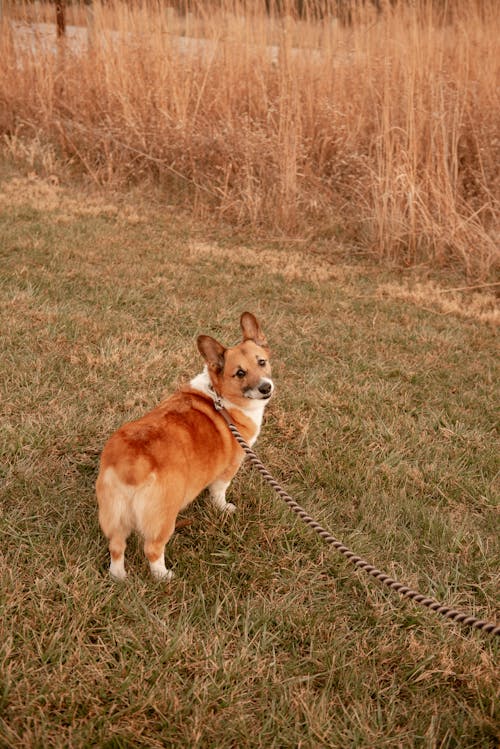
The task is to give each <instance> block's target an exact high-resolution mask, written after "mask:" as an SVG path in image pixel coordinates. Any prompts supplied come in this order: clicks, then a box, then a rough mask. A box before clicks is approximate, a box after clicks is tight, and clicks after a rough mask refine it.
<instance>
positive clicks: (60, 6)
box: [56, 0, 66, 39]
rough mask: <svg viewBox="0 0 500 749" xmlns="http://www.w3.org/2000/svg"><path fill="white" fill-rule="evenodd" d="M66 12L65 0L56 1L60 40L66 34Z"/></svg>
mask: <svg viewBox="0 0 500 749" xmlns="http://www.w3.org/2000/svg"><path fill="white" fill-rule="evenodd" d="M65 10H66V8H65V0H56V26H57V37H58V39H60V38H61V37H62V36H64V34H65V33H66V16H65Z"/></svg>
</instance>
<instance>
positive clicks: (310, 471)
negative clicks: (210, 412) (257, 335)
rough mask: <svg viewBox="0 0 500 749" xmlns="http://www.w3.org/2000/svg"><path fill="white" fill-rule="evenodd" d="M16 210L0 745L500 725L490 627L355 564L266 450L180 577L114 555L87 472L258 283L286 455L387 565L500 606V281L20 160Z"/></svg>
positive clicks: (471, 604) (445, 730)
mask: <svg viewBox="0 0 500 749" xmlns="http://www.w3.org/2000/svg"><path fill="white" fill-rule="evenodd" d="M0 234H1V242H0V254H1V265H0V273H1V308H0V309H1V320H0V329H1V331H2V347H1V350H0V357H1V359H0V367H1V388H2V395H1V398H2V422H1V430H0V454H1V470H2V494H1V510H2V514H1V521H0V522H1V536H2V546H1V549H0V555H1V556H0V573H1V582H0V585H1V608H2V612H1V619H0V664H1V691H0V705H1V707H0V745H1V746H2V747H16V749H18V748H19V747H30V748H31V747H90V746H99V747H107V748H109V749H111V747H113V748H116V749H118V748H124V747H130V748H131V747H148V749H150V748H155V747H165V746H178V747H217V748H220V749H222V748H228V749H229V747H231V748H233V747H243V746H244V747H370V748H377V747H391V748H392V747H408V748H410V747H429V748H431V747H443V748H444V747H461V748H463V747H466V748H468V749H471V748H472V747H477V748H485V747H491V748H492V749H493V747H496V746H497V745H498V739H499V731H498V702H497V703H496V706H495V697H498V671H497V670H496V669H497V666H498V660H497V658H498V644H497V643H496V642H493V641H492V639H491V638H490V637H488V636H487V635H483V634H480V633H477V632H470V631H467V630H463V629H461V628H460V627H459V626H456V625H453V624H450V623H448V622H446V621H444V620H440V619H437V618H436V617H435V615H433V614H431V613H428V612H427V611H426V610H423V609H419V608H417V607H415V606H414V605H413V604H410V603H405V602H402V601H400V600H399V599H398V598H397V597H395V596H393V595H392V594H391V593H389V592H387V591H386V590H385V589H381V588H380V586H378V585H377V584H376V583H374V582H372V581H370V580H369V579H367V578H365V577H363V576H362V575H361V574H359V573H356V572H353V570H352V569H351V568H350V567H349V566H347V564H346V563H345V562H344V561H343V560H342V559H341V558H340V557H337V556H336V555H335V553H334V552H333V551H330V550H328V548H327V547H326V546H324V545H322V544H321V542H320V540H318V539H317V537H316V536H314V535H313V534H311V533H310V531H308V530H307V529H306V528H305V526H303V525H301V524H300V521H296V520H295V519H294V517H293V516H292V515H291V513H290V512H289V511H288V510H287V508H286V507H285V506H284V505H283V506H282V505H281V504H280V501H279V499H277V498H276V497H275V496H274V495H273V494H272V493H271V490H270V489H268V488H267V487H266V486H264V485H263V484H262V482H261V480H260V478H259V477H258V475H257V474H254V473H252V472H251V471H250V469H249V468H248V467H243V468H242V470H241V472H240V474H239V475H238V476H237V478H236V480H235V482H234V484H233V486H232V488H231V490H230V497H229V498H230V500H231V501H234V502H235V503H236V504H237V506H238V512H237V513H236V515H235V516H234V517H232V518H228V519H226V520H223V521H221V518H220V517H219V516H218V515H217V513H216V512H215V511H213V510H212V509H211V507H210V506H209V505H208V503H206V502H205V501H204V499H203V498H201V499H199V500H198V501H197V502H196V503H194V504H193V505H192V506H191V507H190V508H189V510H188V511H187V512H186V515H187V516H188V517H189V518H190V519H191V520H192V523H191V524H190V525H189V526H187V527H185V528H183V529H182V530H180V531H179V532H178V533H176V535H175V536H174V538H173V539H172V541H171V543H170V544H169V546H168V547H167V563H168V564H172V565H173V567H174V569H175V571H176V578H175V580H174V581H173V582H172V583H170V584H168V585H165V584H160V583H156V582H154V581H153V580H152V579H151V578H150V576H149V573H148V569H147V563H146V562H145V560H144V558H143V555H142V550H141V547H140V543H138V542H137V540H135V541H133V542H132V543H131V545H130V549H129V552H128V567H129V571H130V577H129V579H128V580H127V582H126V583H125V584H116V583H113V582H111V581H110V579H109V578H108V575H107V564H108V558H107V550H106V544H105V541H104V539H103V538H102V536H101V534H100V531H99V528H98V523H97V513H96V503H95V498H94V481H95V477H96V469H97V461H98V456H99V451H100V449H101V447H102V445H103V443H104V441H105V440H106V438H107V436H108V435H109V434H110V433H111V431H112V430H114V429H115V428H116V427H117V426H118V425H120V424H121V423H122V422H123V421H124V420H126V419H131V418H133V417H135V416H138V415H139V414H141V413H143V412H144V411H145V410H146V409H148V408H150V407H152V406H154V405H155V404H156V403H157V402H158V400H159V399H160V398H161V396H162V395H163V394H164V393H165V392H169V391H171V390H172V389H173V388H174V387H175V386H176V384H177V383H179V382H182V381H184V380H185V379H186V378H188V377H190V376H191V375H192V374H193V373H196V372H198V371H199V369H200V364H201V362H200V359H199V355H198V354H197V352H196V350H195V340H196V336H197V335H198V334H199V333H200V332H206V333H210V334H212V335H214V336H216V337H218V338H220V339H221V340H223V341H227V342H228V343H230V342H233V341H234V340H235V338H236V336H237V335H238V332H239V331H238V322H237V321H238V316H239V314H240V312H241V311H242V310H244V309H250V310H252V311H253V312H255V314H257V316H259V317H260V318H261V320H262V322H263V325H264V329H265V330H266V332H267V335H268V338H269V340H270V342H271V345H272V349H273V354H274V362H275V368H274V373H275V379H276V383H277V395H276V398H275V399H274V400H273V402H272V404H271V405H270V406H269V409H268V415H267V417H266V423H265V426H264V429H263V432H262V435H261V438H260V440H259V443H258V445H257V451H258V453H259V454H260V456H261V457H262V458H263V460H264V462H265V463H266V464H267V465H268V466H269V467H270V470H271V471H272V472H273V473H274V474H275V475H276V477H277V478H278V480H280V481H281V482H282V483H283V484H284V486H285V487H287V488H288V490H289V491H290V492H291V493H292V494H293V495H294V496H295V498H296V499H297V500H298V501H299V502H300V503H301V504H303V505H304V506H305V507H306V508H307V509H308V510H309V511H310V512H311V514H312V515H314V516H315V517H316V518H317V519H318V520H319V521H320V522H322V523H323V524H324V525H325V526H326V527H328V528H330V530H331V531H332V532H333V533H335V534H336V535H337V536H338V537H339V538H341V539H342V540H343V541H344V542H345V543H347V544H348V545H350V546H351V547H352V548H353V549H354V550H356V551H357V552H358V553H359V554H361V555H363V556H365V557H366V558H368V559H369V560H371V561H373V562H374V563H375V564H377V565H378V566H380V567H382V568H383V569H385V570H386V571H387V572H388V573H389V574H392V575H394V576H396V577H398V578H399V579H401V580H402V581H404V582H407V583H408V584H409V585H411V586H413V587H417V588H418V589H420V590H421V591H422V592H424V593H429V594H430V595H434V596H436V597H438V598H439V599H442V600H443V601H444V602H446V603H448V604H451V605H452V606H455V607H457V608H463V609H466V610H470V611H471V612H473V613H475V614H476V615H479V616H484V617H485V618H489V619H495V617H496V618H497V619H498V569H499V565H498V563H499V556H500V555H499V534H498V491H497V490H498V483H497V484H495V481H497V482H498V468H499V463H498V455H499V450H498V447H499V444H498V431H497V429H498V422H497V421H496V418H495V397H496V396H497V395H498V393H497V392H496V391H495V387H496V386H497V385H498V381H499V371H498V370H499V362H498V357H497V344H498V336H497V331H498V328H497V327H496V325H495V321H498V318H497V313H496V312H495V310H494V304H493V300H492V298H491V297H489V296H488V295H487V294H486V293H485V292H484V290H483V291H482V292H478V293H477V294H474V293H473V292H470V291H469V292H460V291H450V289H449V287H450V282H449V281H448V282H447V284H444V281H443V279H439V278H438V277H434V279H433V280H432V281H431V280H430V279H429V278H424V277H421V276H420V277H417V276H416V274H415V273H411V272H407V273H397V274H395V273H392V274H391V273H389V272H387V273H385V272H382V271H381V270H380V269H378V270H377V271H376V272H375V270H374V268H373V267H371V266H369V265H362V264H355V263H352V262H351V264H347V263H346V262H345V260H344V261H343V260H342V255H341V254H339V256H338V258H337V262H336V263H335V264H333V263H332V262H331V253H330V254H329V255H328V256H324V255H323V254H322V253H321V252H318V253H316V254H314V253H312V252H311V250H309V253H308V254H307V255H305V254H303V253H301V251H300V250H299V249H295V250H293V251H291V250H290V248H288V249H287V250H286V251H283V250H282V249H281V248H280V247H279V246H277V245H276V246H272V245H271V244H269V243H267V244H266V245H255V244H254V245H251V244H250V243H248V242H245V241H244V240H242V239H241V238H240V239H238V238H236V237H235V236H234V235H229V233H227V234H226V235H224V234H223V233H222V232H221V230H220V229H218V230H217V231H216V230H215V229H214V228H212V227H211V226H210V225H208V226H207V225H201V224H196V223H195V222H194V221H193V220H191V219H188V218H187V217H186V216H183V215H182V214H180V213H179V211H178V210H177V209H175V208H173V207H171V208H168V207H167V208H165V206H164V204H160V203H158V204H157V203H156V202H155V198H154V195H153V196H151V195H147V196H146V195H142V194H141V193H140V192H139V191H136V192H135V193H134V192H133V191H131V192H129V194H128V195H126V196H124V195H123V194H120V193H116V194H113V193H109V192H108V193H101V192H98V191H96V190H93V191H90V190H89V189H88V188H87V189H84V188H83V187H77V186H75V185H73V186H71V185H59V184H57V183H56V182H55V181H49V180H43V179H40V178H37V177H35V176H33V175H32V176H27V175H26V173H25V172H23V171H22V170H20V169H19V168H17V167H16V168H15V167H13V166H12V165H10V166H9V165H7V164H6V163H4V165H3V167H2V171H1V178H0ZM298 246H300V245H298ZM445 285H447V286H448V289H447V290H445V288H444V286H445ZM451 285H452V286H453V285H454V284H453V282H452V283H451ZM455 285H456V284H455Z"/></svg>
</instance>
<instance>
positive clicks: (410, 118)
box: [0, 0, 500, 280]
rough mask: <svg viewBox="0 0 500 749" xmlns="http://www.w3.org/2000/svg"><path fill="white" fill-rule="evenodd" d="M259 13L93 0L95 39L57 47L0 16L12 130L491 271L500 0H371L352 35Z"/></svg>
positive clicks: (293, 223)
mask: <svg viewBox="0 0 500 749" xmlns="http://www.w3.org/2000/svg"><path fill="white" fill-rule="evenodd" d="M247 5H248V7H247V9H246V12H245V14H243V12H241V11H239V9H238V8H239V6H238V4H237V3H236V2H230V0H224V1H221V3H220V6H221V7H220V8H219V9H214V8H212V9H211V10H210V11H207V10H206V5H205V6H204V4H203V3H202V2H200V3H191V7H192V10H193V12H192V13H190V14H189V15H188V16H186V17H180V16H178V15H177V14H175V13H172V12H171V11H168V12H167V10H166V8H165V7H164V6H163V5H162V4H161V3H158V4H155V3H152V2H150V3H148V4H130V3H129V4H119V3H111V4H110V3H106V4H105V5H104V4H100V3H95V5H94V16H93V27H92V35H91V40H90V42H89V43H87V38H86V36H85V32H83V37H82V38H81V40H80V43H79V44H78V46H77V47H75V43H74V42H72V43H66V45H60V48H59V49H57V48H56V45H55V44H54V43H47V40H46V39H45V38H44V37H42V36H40V35H38V36H36V35H35V36H32V37H28V35H27V34H26V28H25V31H24V34H21V32H20V31H19V27H18V26H17V27H16V28H15V29H14V27H13V26H12V25H11V24H9V23H4V24H3V30H2V36H1V48H0V56H1V59H2V66H1V69H0V104H1V106H0V129H1V131H2V132H3V133H4V134H5V135H6V136H9V137H12V136H13V135H15V136H16V137H19V136H20V135H23V136H30V135H31V136H36V137H37V138H39V139H40V138H42V139H45V141H48V142H50V143H51V144H52V145H54V144H55V145H57V147H58V149H59V150H60V152H61V154H62V156H64V158H66V159H68V160H70V161H71V162H72V163H73V164H75V165H77V166H78V167H80V168H83V169H84V170H85V171H86V172H87V173H88V174H90V175H91V176H92V177H93V178H94V179H95V180H97V181H100V182H116V181H127V180H137V179H141V178H143V177H144V176H148V177H151V176H153V177H154V178H155V179H156V178H161V179H162V180H163V181H164V182H165V183H166V184H168V185H169V186H170V188H171V189H175V190H176V191H180V190H181V188H182V190H186V189H187V195H188V196H189V199H190V200H191V201H194V203H195V205H196V206H198V207H200V208H203V209H209V210H211V211H212V212H213V213H214V214H218V215H219V216H220V217H222V218H223V219H224V220H227V221H231V222H235V223H238V224H246V225H250V226H251V227H253V229H254V230H256V231H257V230H258V231H267V232H272V233H273V234H274V236H276V234H278V235H279V234H286V235H288V236H290V235H293V236H301V237H304V236H307V237H312V238H322V239H328V238H329V237H331V238H332V240H333V239H335V240H338V239H341V240H343V241H348V242H352V243H353V244H355V245H357V246H359V247H361V248H363V249H368V250H369V251H371V252H373V253H374V254H377V255H379V256H380V257H382V258H389V259H391V260H393V261H396V262H398V263H402V264H412V263H418V262H426V263H429V264H432V265H445V264H447V263H454V264H455V265H459V266H460V267H461V268H462V269H464V270H465V272H466V273H467V275H468V276H469V277H470V278H473V279H475V280H477V279H486V278H489V277H491V275H492V273H493V272H494V269H495V267H498V265H497V264H498V236H499V234H498V205H499V201H498V199H499V186H500V180H499V169H498V166H499V163H500V133H499V123H500V106H499V93H498V85H497V84H498V68H499V55H498V51H499V50H498V39H500V16H499V14H498V12H497V10H498V8H497V3H496V0H477V2H475V1H474V0H468V1H466V0H463V1H462V0H456V2H455V3H453V5H452V6H450V7H451V8H452V10H453V12H449V13H447V14H445V16H443V13H442V12H441V8H440V9H439V13H438V12H437V11H436V7H435V5H433V3H432V2H430V0H429V2H426V1H425V0H421V2H420V3H416V4H415V3H399V4H398V5H397V6H396V7H394V8H393V9H391V8H386V9H385V12H384V13H382V14H381V15H377V14H376V13H375V11H374V10H373V8H372V7H371V6H369V5H368V6H365V7H364V8H363V7H359V8H358V9H357V14H356V18H355V22H354V23H353V25H352V26H351V27H342V26H340V25H339V24H338V23H336V22H335V21H334V20H332V19H331V18H324V19H323V20H322V21H314V20H311V19H309V20H303V19H302V20H301V19H297V18H294V17H292V16H287V15H282V16H280V17H278V16H276V17H271V18H270V17H269V16H267V15H266V14H265V12H264V10H263V8H261V6H260V4H258V3H254V4H247ZM262 5H263V4H262ZM204 8H205V9H204ZM7 10H8V9H7ZM16 13H17V16H18V17H19V14H20V6H16ZM7 16H8V12H7ZM82 17H83V16H82ZM179 35H182V36H179ZM196 40H198V41H196Z"/></svg>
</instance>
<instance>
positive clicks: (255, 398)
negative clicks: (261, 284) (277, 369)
mask: <svg viewBox="0 0 500 749" xmlns="http://www.w3.org/2000/svg"><path fill="white" fill-rule="evenodd" d="M240 324H241V330H242V333H243V340H242V341H241V343H238V345H236V346H232V347H230V348H225V347H224V346H223V345H222V344H221V343H219V342H218V341H216V340H215V339H214V338H212V337H211V336H208V335H200V336H199V337H198V349H199V351H200V353H201V355H202V356H203V358H204V359H205V362H206V364H207V368H208V373H209V376H210V382H211V383H212V387H213V388H214V390H215V392H216V393H218V395H220V396H222V397H223V398H226V399H227V400H229V401H231V403H234V405H241V406H242V407H244V408H249V407H251V406H252V404H253V403H255V404H257V403H259V402H261V401H268V400H269V398H270V397H271V395H272V394H273V390H274V384H273V381H272V379H271V365H270V363H269V353H270V352H269V346H268V345H267V339H266V336H265V335H264V333H263V332H262V329H261V327H260V325H259V323H258V321H257V319H256V318H255V317H254V315H252V313H251V312H244V313H243V314H242V316H241V318H240Z"/></svg>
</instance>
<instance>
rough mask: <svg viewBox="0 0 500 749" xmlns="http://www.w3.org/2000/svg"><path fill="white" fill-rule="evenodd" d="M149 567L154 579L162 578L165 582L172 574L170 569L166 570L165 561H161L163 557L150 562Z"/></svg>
mask: <svg viewBox="0 0 500 749" xmlns="http://www.w3.org/2000/svg"><path fill="white" fill-rule="evenodd" d="M149 567H150V569H151V574H152V575H153V577H154V579H155V580H162V581H164V582H167V581H168V580H171V579H172V578H173V576H174V573H173V572H172V570H167V568H166V567H165V562H164V561H163V559H161V560H157V561H156V562H151V563H150V565H149Z"/></svg>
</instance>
